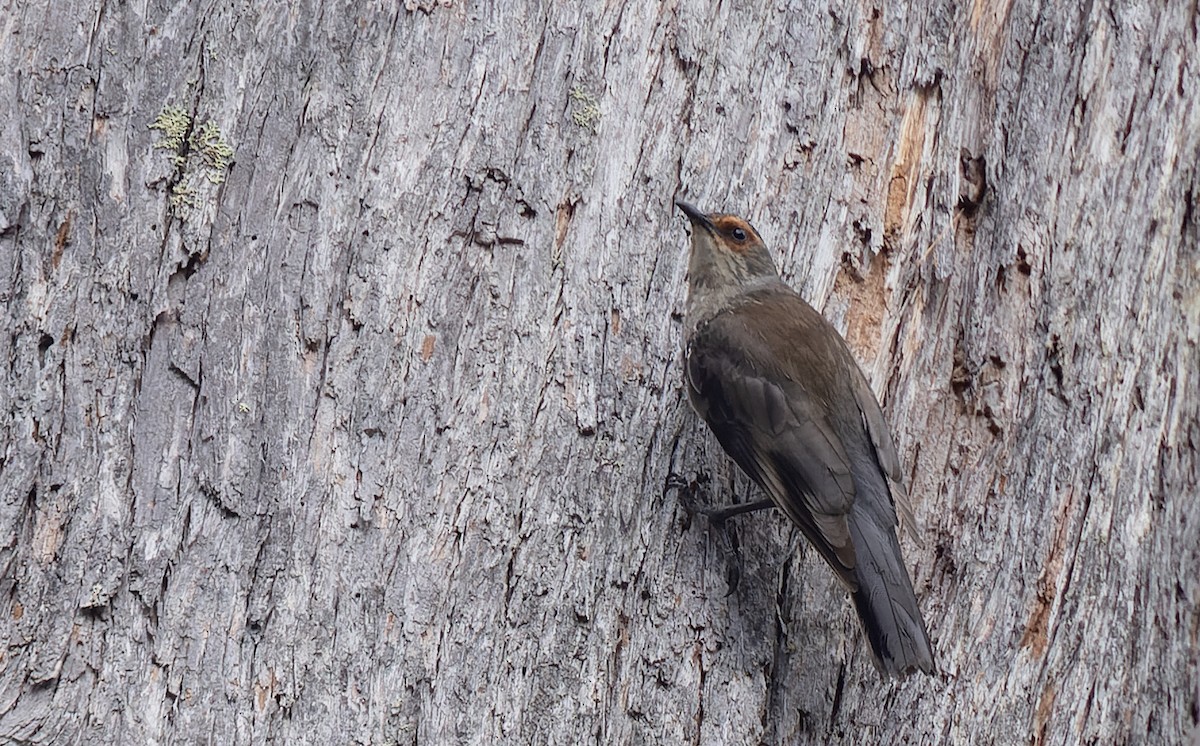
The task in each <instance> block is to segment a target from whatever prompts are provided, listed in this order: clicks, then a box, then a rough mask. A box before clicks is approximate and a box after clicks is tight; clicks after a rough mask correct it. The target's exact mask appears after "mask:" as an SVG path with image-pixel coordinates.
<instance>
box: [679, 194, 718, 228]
mask: <svg viewBox="0 0 1200 746" xmlns="http://www.w3.org/2000/svg"><path fill="white" fill-rule="evenodd" d="M675 205H676V207H678V208H679V209H680V210H683V214H684V215H687V217H688V220H690V221H691V222H692V225H698V226H700V227H702V228H704V229H705V230H706V231H708V232H709V233H712V232H713V224H712V221H711V220H709V219H708V216H707V215H705V214H704V213H702V212H700V210H698V209H697V208H696V206H695V205H693V204H691V203H690V202H684V201H683V200H681V199H677V200H675Z"/></svg>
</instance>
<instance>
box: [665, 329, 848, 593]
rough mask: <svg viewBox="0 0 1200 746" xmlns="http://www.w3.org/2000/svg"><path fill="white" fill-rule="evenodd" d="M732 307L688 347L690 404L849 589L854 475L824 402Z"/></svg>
mask: <svg viewBox="0 0 1200 746" xmlns="http://www.w3.org/2000/svg"><path fill="white" fill-rule="evenodd" d="M743 322H744V319H741V318H739V316H738V314H737V313H736V312H733V313H727V314H723V315H722V316H719V317H717V318H716V319H713V320H712V321H710V322H709V323H707V324H705V325H704V327H702V328H701V329H700V330H699V331H698V332H697V333H696V334H695V335H694V336H693V338H692V340H691V342H690V344H689V345H688V351H687V376H688V388H689V394H690V396H691V399H692V404H693V406H695V408H696V410H697V411H698V412H699V413H700V415H701V417H703V418H704V420H705V422H707V423H708V426H709V427H710V428H711V429H712V431H713V433H714V434H715V435H716V436H717V440H719V441H720V443H721V445H722V447H724V449H725V451H726V452H727V453H728V454H729V455H730V456H731V457H732V458H733V460H734V461H736V462H737V463H738V465H739V466H740V467H742V469H743V470H745V472H746V473H747V474H749V475H750V477H751V478H752V479H754V481H755V482H757V483H758V484H759V486H761V487H762V488H763V490H764V491H765V492H766V493H767V495H768V496H769V497H770V498H771V499H772V500H773V501H774V502H775V503H776V504H777V505H778V506H779V507H780V508H781V509H782V510H783V511H784V512H785V513H786V514H787V515H788V517H789V518H791V519H792V520H793V521H794V522H795V523H796V524H797V525H798V526H799V527H800V529H801V530H802V531H803V532H804V534H805V535H806V536H807V537H808V539H809V540H810V541H811V542H812V543H813V546H814V547H816V549H817V551H818V552H820V554H821V556H822V557H824V558H825V560H826V561H827V562H828V563H829V564H830V565H831V566H832V567H833V568H834V569H835V570H836V571H837V572H838V576H839V577H840V578H841V579H842V581H843V582H844V583H846V585H848V586H849V587H850V588H851V589H853V588H855V587H856V586H857V583H856V581H855V577H854V568H855V564H856V560H855V554H854V546H853V544H852V543H851V540H850V533H849V528H848V526H847V524H846V514H847V513H848V512H849V511H850V507H851V505H852V504H853V502H854V479H853V477H852V475H851V471H850V462H849V457H848V456H847V454H846V449H845V447H844V445H843V444H842V441H841V440H840V439H839V438H838V436H837V433H836V431H835V429H834V427H833V425H832V423H831V422H830V421H829V420H828V418H827V416H826V415H825V410H826V408H827V407H826V405H825V403H824V402H822V401H821V400H820V397H819V396H816V395H814V392H812V391H810V390H809V389H808V388H807V387H806V386H805V385H804V384H803V383H802V382H800V381H797V380H791V379H789V378H788V377H786V376H782V375H779V374H778V370H777V369H778V366H777V365H775V364H773V363H772V361H770V360H766V359H764V355H767V356H768V357H769V354H770V353H769V351H766V350H763V349H761V344H757V343H756V342H755V340H756V339H760V338H758V337H756V336H755V335H753V334H751V333H748V332H747V330H746V329H745V328H744V327H745V325H744V323H743Z"/></svg>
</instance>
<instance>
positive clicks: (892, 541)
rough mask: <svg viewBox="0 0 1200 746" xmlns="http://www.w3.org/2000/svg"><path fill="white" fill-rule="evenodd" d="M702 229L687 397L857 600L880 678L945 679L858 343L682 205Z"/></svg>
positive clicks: (742, 226)
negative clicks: (939, 675) (905, 546)
mask: <svg viewBox="0 0 1200 746" xmlns="http://www.w3.org/2000/svg"><path fill="white" fill-rule="evenodd" d="M677 204H678V205H679V207H680V208H681V209H682V210H683V211H684V212H685V213H686V214H687V216H688V219H689V220H690V221H691V223H692V250H691V256H690V260H689V263H688V302H687V311H686V314H685V321H684V323H685V327H686V345H687V351H686V367H687V373H686V376H687V388H688V395H689V398H690V399H691V402H692V406H693V407H694V408H695V409H696V411H697V412H698V413H699V414H700V416H701V417H702V418H703V419H704V421H705V422H707V423H708V426H709V427H710V428H711V429H712V431H713V433H714V434H715V435H716V436H717V440H718V441H720V443H721V446H722V447H723V448H724V449H725V451H726V453H728V454H729V455H730V456H731V457H732V458H733V460H734V461H736V462H737V464H738V465H739V466H740V467H741V468H742V469H743V470H744V471H745V472H746V473H747V474H748V475H750V477H751V478H752V479H753V480H754V481H755V482H756V483H758V485H759V486H760V487H762V489H763V491H765V492H766V493H767V496H768V497H769V498H770V499H771V501H772V502H773V503H774V504H775V505H776V506H778V507H779V508H780V509H782V510H783V512H784V513H785V514H786V515H787V516H788V518H790V519H791V520H792V521H793V522H794V523H795V524H796V525H797V526H798V527H799V528H800V530H801V531H802V532H803V533H804V535H805V536H806V537H807V538H808V540H809V541H810V542H811V543H812V545H813V547H815V548H816V550H817V552H818V553H819V554H820V555H821V557H822V558H824V560H825V561H826V562H827V563H829V565H830V567H832V568H833V570H834V572H835V573H836V574H837V576H838V579H839V580H841V582H842V584H843V585H845V586H846V588H847V589H848V590H849V591H850V593H851V595H852V597H853V599H854V605H855V608H856V609H857V611H858V615H859V618H860V619H861V620H862V624H863V628H864V630H865V631H866V634H867V639H868V641H869V642H870V645H871V651H872V654H873V657H874V660H875V663H876V665H877V666H878V667H879V668H880V670H881V671H884V672H885V673H887V674H889V675H893V676H899V675H904V674H906V673H908V672H910V671H913V670H916V669H920V670H922V671H925V672H926V673H932V672H933V670H934V665H933V653H932V651H931V650H930V646H929V636H928V634H927V632H926V631H925V623H924V620H923V619H922V618H921V612H920V610H919V608H918V607H917V600H916V596H915V595H914V593H913V588H912V581H911V580H910V579H909V576H908V571H907V570H906V569H905V566H904V560H903V558H902V557H901V554H900V545H899V542H898V541H897V539H896V526H897V508H899V510H900V512H901V514H903V515H904V517H905V522H906V524H908V525H910V526H911V518H910V516H909V514H908V507H907V504H906V495H905V494H904V491H903V485H902V482H901V478H902V474H901V471H900V461H899V458H898V457H897V455H896V450H895V447H894V446H893V445H892V439H891V435H890V434H889V432H888V428H887V423H886V421H885V420H884V417H883V412H882V411H881V410H880V408H879V402H878V401H877V400H876V399H875V395H874V393H872V391H871V388H870V386H869V385H868V383H867V380H866V378H865V377H864V376H863V373H862V371H861V369H859V367H858V364H857V363H856V362H855V361H854V358H853V356H852V355H851V354H850V350H849V348H847V346H846V343H845V341H844V340H843V339H842V337H841V335H840V334H838V333H837V330H835V329H834V328H833V326H832V325H830V324H829V322H827V321H826V320H825V319H824V318H823V317H822V316H821V315H820V314H819V313H817V312H816V311H815V310H814V309H813V308H812V307H811V306H810V305H808V303H806V302H805V301H804V300H803V299H802V298H801V297H800V296H799V295H797V294H796V293H795V292H794V291H793V290H792V289H791V288H789V287H788V286H787V285H785V284H784V283H783V282H782V281H781V280H780V279H779V274H778V272H777V271H776V269H775V264H774V262H773V261H771V256H770V254H768V253H767V249H766V247H765V246H764V245H763V242H762V239H761V238H760V237H759V235H758V232H757V231H755V230H754V228H752V227H751V226H750V225H749V224H748V223H746V222H745V221H744V220H742V219H740V218H738V217H735V216H733V215H724V214H712V215H705V214H704V213H701V212H700V211H699V210H697V209H696V208H695V207H693V206H691V205H689V204H687V203H686V202H678V203H677Z"/></svg>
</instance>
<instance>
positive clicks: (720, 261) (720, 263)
mask: <svg viewBox="0 0 1200 746" xmlns="http://www.w3.org/2000/svg"><path fill="white" fill-rule="evenodd" d="M675 204H676V205H678V206H679V209H681V210H683V212H684V214H685V215H687V217H688V220H689V221H691V223H692V252H691V257H690V259H689V261H688V285H689V286H691V287H692V288H693V289H695V288H699V287H704V288H713V289H726V288H734V287H739V286H755V285H759V284H761V283H762V282H763V281H764V280H772V279H778V277H779V273H778V271H777V270H776V269H775V262H773V261H772V260H771V255H770V254H769V253H768V252H767V247H766V246H765V245H764V244H763V241H762V238H761V237H760V236H759V235H758V231H756V230H754V227H753V226H751V225H750V224H749V223H747V222H746V221H745V220H742V219H741V218H739V217H737V216H736V215H726V214H724V213H712V214H707V215H706V214H705V213H702V212H700V210H698V209H696V207H694V206H693V205H690V204H688V203H687V202H684V201H683V200H677V201H676V202H675Z"/></svg>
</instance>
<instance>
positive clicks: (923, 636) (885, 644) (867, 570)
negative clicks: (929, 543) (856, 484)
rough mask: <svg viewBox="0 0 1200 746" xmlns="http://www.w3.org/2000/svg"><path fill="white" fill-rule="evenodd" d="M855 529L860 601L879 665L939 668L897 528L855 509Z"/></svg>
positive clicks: (899, 672) (903, 669)
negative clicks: (886, 525) (910, 577)
mask: <svg viewBox="0 0 1200 746" xmlns="http://www.w3.org/2000/svg"><path fill="white" fill-rule="evenodd" d="M849 523H850V535H851V539H852V540H853V542H854V551H855V555H856V557H857V564H856V567H855V575H856V576H857V578H856V579H857V581H858V589H857V590H855V591H854V607H855V609H857V611H858V617H859V619H860V620H862V625H863V630H864V631H865V632H866V635H867V640H868V641H869V642H870V644H871V653H872V655H873V657H874V659H875V665H876V667H877V668H879V670H880V671H882V672H884V673H885V674H887V675H889V676H904V675H906V674H908V673H911V672H912V671H915V670H917V669H920V670H921V671H924V672H925V673H928V674H932V673H933V672H934V671H935V668H934V663H933V650H932V649H931V648H930V645H929V633H928V632H926V630H925V621H924V620H923V619H922V618H921V610H920V608H918V606H917V597H916V594H915V593H914V592H913V587H912V581H911V580H910V579H909V577H908V570H907V569H906V568H905V566H904V558H903V557H902V556H901V554H900V544H899V542H898V541H897V540H896V532H895V530H894V529H892V528H891V527H888V528H883V527H881V526H879V524H878V523H877V522H876V520H874V519H873V517H872V516H870V515H864V514H862V513H860V512H859V511H857V510H856V511H852V513H851V516H850V522H849Z"/></svg>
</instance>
